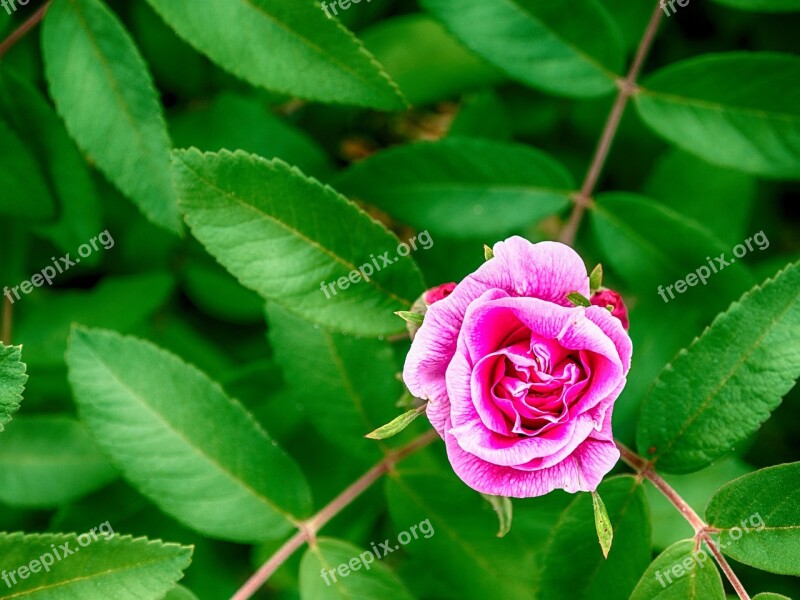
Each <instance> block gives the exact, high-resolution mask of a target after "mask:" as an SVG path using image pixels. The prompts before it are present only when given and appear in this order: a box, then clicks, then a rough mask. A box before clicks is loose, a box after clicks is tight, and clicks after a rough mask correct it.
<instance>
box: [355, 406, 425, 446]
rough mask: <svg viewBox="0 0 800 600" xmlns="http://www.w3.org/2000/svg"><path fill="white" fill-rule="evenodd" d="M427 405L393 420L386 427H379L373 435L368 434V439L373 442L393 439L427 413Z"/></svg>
mask: <svg viewBox="0 0 800 600" xmlns="http://www.w3.org/2000/svg"><path fill="white" fill-rule="evenodd" d="M425 408H426V405H425V404H423V405H422V406H419V407H417V408H415V409H413V410H409V411H408V412H405V413H403V414H402V415H400V416H399V417H397V418H395V419H392V420H391V421H390V422H388V423H387V424H386V425H382V426H381V427H378V428H377V429H376V430H375V431H373V432H372V433H368V434H367V435H366V437H368V438H369V439H371V440H385V439H387V438H390V437H393V436H395V435H397V434H398V433H400V432H401V431H403V430H404V429H405V428H406V427H408V426H409V425H411V423H413V422H414V420H415V419H416V418H417V417H418V416H420V415H421V414H422V413H423V412H424V411H425Z"/></svg>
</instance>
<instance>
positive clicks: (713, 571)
mask: <svg viewBox="0 0 800 600" xmlns="http://www.w3.org/2000/svg"><path fill="white" fill-rule="evenodd" d="M630 600H725V590H724V589H723V587H722V579H720V576H719V571H717V567H716V566H715V565H714V559H713V558H712V557H711V554H710V553H709V551H708V550H706V549H702V550H700V551H698V552H695V543H694V540H682V541H680V542H676V543H674V544H673V545H672V546H670V547H669V548H667V549H666V550H664V552H662V553H661V554H659V556H658V558H656V559H655V560H654V561H653V563H652V564H651V565H650V566H649V567H647V571H645V572H644V575H642V578H641V579H640V580H639V583H638V585H637V586H636V589H635V590H633V594H631V597H630Z"/></svg>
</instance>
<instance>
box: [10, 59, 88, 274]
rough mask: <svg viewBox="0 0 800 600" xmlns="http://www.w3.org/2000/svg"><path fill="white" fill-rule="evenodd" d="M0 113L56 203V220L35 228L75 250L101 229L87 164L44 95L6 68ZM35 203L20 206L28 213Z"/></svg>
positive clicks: (64, 249) (65, 246)
mask: <svg viewBox="0 0 800 600" xmlns="http://www.w3.org/2000/svg"><path fill="white" fill-rule="evenodd" d="M0 112H2V114H3V115H5V116H6V117H7V118H8V122H9V125H10V126H11V127H12V128H13V129H14V130H15V132H16V133H17V135H18V136H19V137H20V139H23V140H25V142H26V144H27V145H28V147H29V148H30V150H31V151H32V152H33V153H34V155H35V158H36V160H37V161H38V163H39V164H40V165H41V168H42V169H44V174H45V177H46V179H47V183H48V186H49V189H50V190H51V192H52V194H53V195H54V198H55V199H57V200H58V204H59V209H60V211H59V218H58V220H57V221H56V222H55V223H53V224H49V223H47V224H41V225H37V228H36V229H37V231H38V232H40V233H41V234H42V235H44V236H46V237H47V238H49V239H50V240H52V242H53V243H54V244H55V245H56V246H58V247H59V248H60V249H61V250H62V251H64V252H75V249H76V248H78V247H79V246H80V245H81V244H83V243H86V241H87V240H89V239H91V238H92V237H93V236H96V235H97V234H98V233H100V231H102V229H103V225H102V216H101V209H100V198H99V196H98V195H97V190H96V189H95V185H94V183H93V181H92V176H91V173H90V171H89V167H88V165H87V164H86V161H85V160H84V158H83V156H82V155H81V154H80V152H79V151H78V148H77V147H76V146H75V142H74V141H72V139H71V138H70V137H69V135H68V134H67V131H66V129H65V128H64V124H63V123H62V121H61V119H59V118H58V115H56V112H55V111H54V110H53V108H52V107H51V106H50V104H49V103H48V101H47V100H46V99H45V97H44V96H43V95H42V93H41V92H40V91H39V90H38V89H36V88H35V87H33V86H32V85H30V84H29V83H27V82H25V81H23V80H22V79H19V78H18V77H16V76H14V75H12V74H11V73H10V72H9V71H7V70H5V69H3V70H0ZM3 196H5V195H3ZM35 200H36V199H35V198H33V199H32V200H31V199H30V198H26V200H25V202H24V203H20V204H24V205H26V210H30V208H31V206H35V205H36V202H35ZM99 258H100V256H99V255H98V254H96V253H95V254H91V255H89V256H88V257H86V258H84V259H83V262H84V263H86V264H95V263H97V262H98V261H99Z"/></svg>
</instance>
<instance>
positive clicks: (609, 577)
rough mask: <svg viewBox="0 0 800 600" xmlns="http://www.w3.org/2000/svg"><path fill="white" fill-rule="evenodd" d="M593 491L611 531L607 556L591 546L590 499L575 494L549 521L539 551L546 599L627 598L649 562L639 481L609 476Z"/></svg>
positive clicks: (647, 526)
mask: <svg viewBox="0 0 800 600" xmlns="http://www.w3.org/2000/svg"><path fill="white" fill-rule="evenodd" d="M598 493H600V494H601V495H602V496H603V498H604V499H605V504H606V506H607V507H608V517H609V522H610V525H611V528H612V529H613V531H614V545H613V547H612V548H611V551H610V552H609V554H608V558H603V554H602V553H601V552H600V551H599V549H598V547H597V531H596V530H595V527H594V523H593V522H592V499H591V498H590V497H589V496H588V495H587V494H579V495H578V496H577V497H576V498H575V500H573V501H572V503H571V504H570V505H569V506H568V507H567V509H566V510H565V511H564V512H563V513H562V514H561V517H560V518H559V519H558V521H557V522H556V523H555V525H554V527H553V529H552V533H551V535H550V539H549V541H548V545H547V549H546V551H545V556H544V564H543V568H542V582H541V587H540V590H541V592H542V593H543V594H545V595H546V596H547V598H548V599H551V600H561V599H562V598H563V599H564V600H575V599H576V598H580V599H581V600H594V599H597V600H616V599H617V598H619V599H620V600H622V599H625V600H627V598H628V596H629V595H630V593H631V591H632V590H633V588H634V586H635V585H636V582H637V581H638V580H639V577H640V576H641V574H642V572H643V571H644V570H645V568H646V567H647V564H648V563H649V562H650V519H649V512H648V509H647V502H646V500H645V497H644V492H643V491H642V488H641V485H640V482H639V481H637V480H636V478H634V477H630V476H620V477H614V478H611V479H609V480H607V481H605V482H603V483H602V484H600V486H599V487H598ZM576 572H579V573H582V574H583V575H582V576H581V577H579V578H578V577H575V573H576Z"/></svg>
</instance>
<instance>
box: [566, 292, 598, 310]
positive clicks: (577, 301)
mask: <svg viewBox="0 0 800 600" xmlns="http://www.w3.org/2000/svg"><path fill="white" fill-rule="evenodd" d="M567 300H569V301H570V302H572V304H573V306H584V307H586V308H588V307H590V306H591V305H592V303H591V302H589V299H588V298H587V297H586V296H584V295H583V294H581V293H580V292H570V293H569V294H567Z"/></svg>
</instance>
